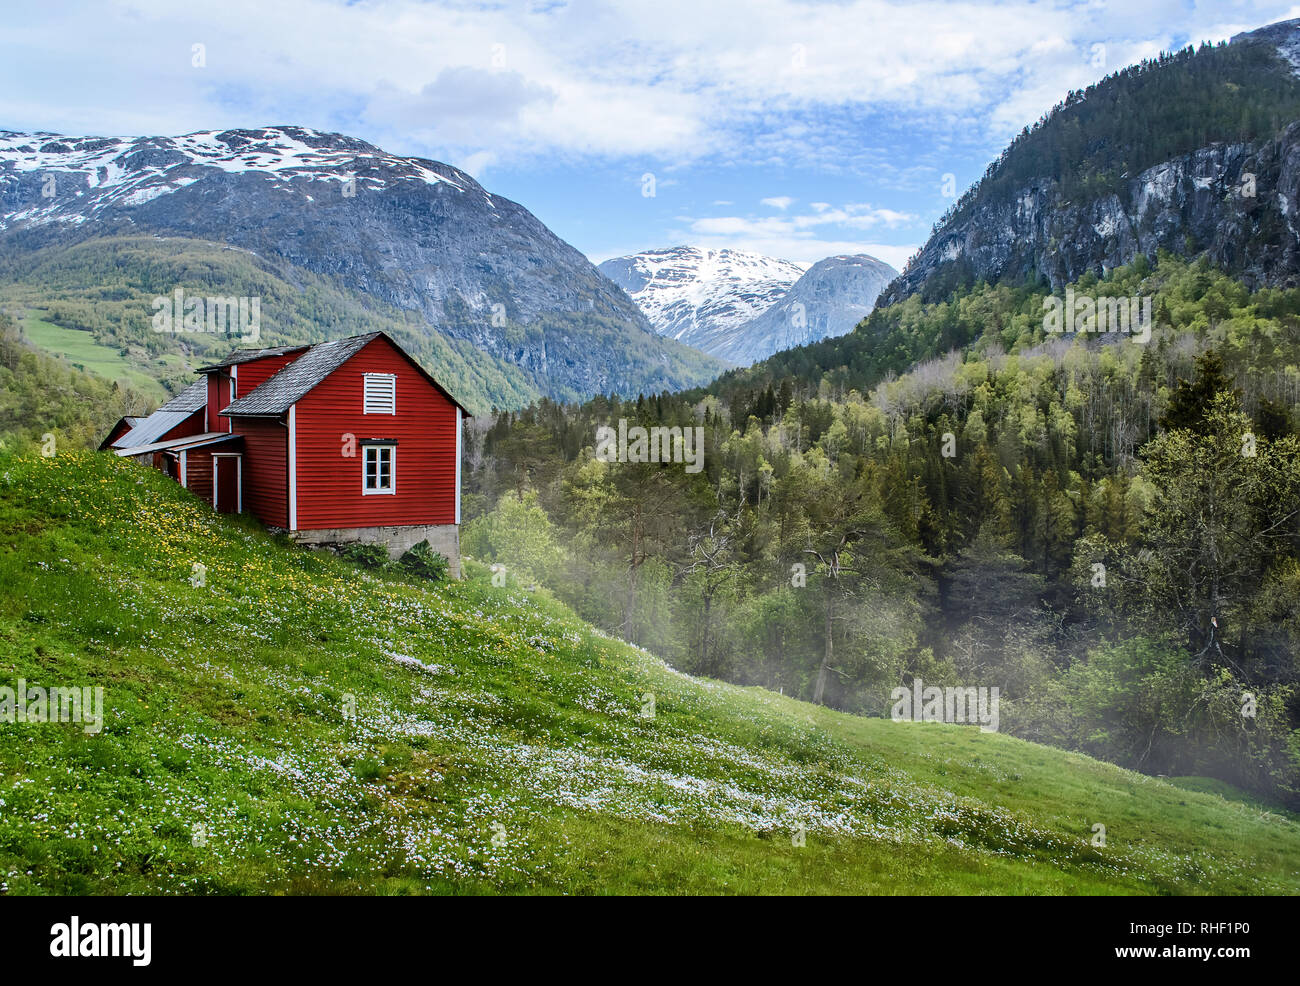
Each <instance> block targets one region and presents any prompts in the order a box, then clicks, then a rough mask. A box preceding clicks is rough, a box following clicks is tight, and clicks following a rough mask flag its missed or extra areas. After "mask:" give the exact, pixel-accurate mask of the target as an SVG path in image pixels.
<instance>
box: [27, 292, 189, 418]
mask: <svg viewBox="0 0 1300 986" xmlns="http://www.w3.org/2000/svg"><path fill="white" fill-rule="evenodd" d="M44 314H45V313H44V312H41V311H38V310H36V309H28V310H27V312H26V313H24V315H23V317H22V319H21V320H20V323H19V324H20V325H21V326H22V329H23V333H24V334H25V335H26V336H27V338H28V339H29V340H30V341H31V342H32V343H33V344H34V345H37V346H40V347H41V348H42V349H44V350H45V351H47V352H50V353H53V354H55V355H56V356H66V357H67V358H68V362H70V363H71V364H72V365H73V366H77V367H80V368H81V369H83V370H85V371H87V372H88V373H94V374H97V375H99V376H101V377H103V378H105V379H106V380H115V381H117V382H118V383H121V384H123V385H129V386H131V387H133V388H135V389H136V390H139V391H141V392H142V393H145V394H149V395H150V396H152V397H156V398H159V399H163V398H165V397H166V396H167V392H166V390H165V389H164V388H163V386H162V385H161V384H160V383H159V382H158V381H157V380H156V379H154V378H153V377H151V376H150V375H149V374H147V373H145V372H144V371H143V370H141V369H139V368H137V367H135V366H134V365H132V364H131V363H130V362H128V361H127V359H126V358H125V357H124V356H123V355H122V354H121V353H120V352H118V351H117V350H116V349H112V348H111V347H109V346H101V345H100V344H99V343H98V342H96V341H95V337H94V336H93V335H91V334H90V333H89V332H83V331H81V330H80V329H65V328H64V327H63V326H61V325H55V324H54V323H53V322H49V321H46V320H45V318H43V317H42V316H43V315H44ZM179 365H180V363H179V360H177V366H179Z"/></svg>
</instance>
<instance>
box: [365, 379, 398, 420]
mask: <svg viewBox="0 0 1300 986" xmlns="http://www.w3.org/2000/svg"><path fill="white" fill-rule="evenodd" d="M372 380H373V381H376V382H378V381H380V380H385V381H387V382H388V386H389V388H391V392H392V395H393V404H392V410H389V411H372V410H370V383H371V381H372ZM361 412H362V413H363V414H396V413H397V374H396V373H363V374H362V375H361Z"/></svg>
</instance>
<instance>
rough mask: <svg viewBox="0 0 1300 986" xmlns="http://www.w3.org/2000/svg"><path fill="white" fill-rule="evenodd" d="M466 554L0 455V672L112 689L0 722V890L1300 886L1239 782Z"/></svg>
mask: <svg viewBox="0 0 1300 986" xmlns="http://www.w3.org/2000/svg"><path fill="white" fill-rule="evenodd" d="M467 568H468V578H467V579H465V580H464V581H462V582H455V583H428V582H422V581H420V580H418V579H416V578H414V577H412V576H406V575H403V574H402V573H401V572H399V571H396V570H394V571H379V572H375V571H370V570H366V569H362V568H359V567H356V566H355V565H353V564H350V563H348V562H346V561H344V560H342V559H340V558H336V557H334V556H333V555H331V554H326V553H319V552H310V551H306V550H303V549H300V548H297V547H294V546H292V545H291V544H289V543H287V542H285V541H283V540H277V539H275V538H273V537H271V536H269V535H267V534H265V533H263V532H262V531H261V530H260V529H259V528H258V527H257V526H256V525H255V524H254V523H252V522H251V521H249V520H247V519H241V518H236V519H230V518H224V517H220V516H218V515H216V514H214V513H213V512H212V511H211V510H209V509H208V508H207V507H206V506H205V505H203V504H202V503H201V502H199V501H198V500H197V499H195V498H194V497H192V496H191V495H190V494H188V493H187V492H185V491H183V490H181V489H180V488H178V487H177V486H175V485H174V484H172V483H171V482H170V481H169V480H167V479H166V478H165V477H163V476H162V475H161V474H159V473H156V472H153V471H151V470H148V469H144V468H140V467H138V466H134V465H132V464H130V463H127V462H123V461H120V460H117V459H114V458H112V457H109V456H104V455H98V454H94V453H81V452H78V453H71V454H66V455H65V454H60V455H59V456H57V457H56V458H48V459H47V458H41V457H39V456H35V455H24V456H19V455H16V454H13V453H0V686H9V687H13V686H14V685H15V684H16V681H17V679H20V678H21V679H24V680H25V681H26V682H27V684H28V686H29V687H31V686H40V687H58V686H92V687H100V688H102V689H103V692H102V694H103V709H102V713H103V714H102V721H100V722H82V723H77V722H45V723H33V722H13V723H0V892H4V893H9V894H127V893H132V894H140V893H160V894H264V893H273V894H292V893H363V894H422V893H435V894H451V893H474V894H478V893H547V894H549V893H597V894H603V893H646V894H661V893H707V894H715V893H835V894H841V893H843V894H855V893H878V894H1000V893H1011V894H1252V895H1255V894H1293V893H1296V892H1297V890H1300V824H1298V823H1297V820H1296V818H1294V817H1292V816H1289V815H1287V814H1285V813H1281V812H1278V811H1274V810H1270V809H1268V808H1267V807H1264V806H1261V805H1259V804H1255V803H1252V802H1250V801H1248V800H1246V799H1243V798H1241V797H1240V796H1237V795H1236V794H1235V792H1233V791H1232V790H1231V789H1225V788H1223V787H1222V786H1221V785H1219V786H1215V785H1204V784H1199V783H1198V782H1197V781H1196V779H1188V780H1180V781H1179V782H1178V784H1175V783H1170V782H1167V781H1164V780H1160V779H1155V778H1151V777H1146V776H1143V775H1141V774H1137V773H1132V772H1130V771H1127V770H1122V769H1119V768H1117V767H1114V766H1111V765H1109V764H1105V763H1102V762H1099V761H1097V760H1093V759H1090V758H1088V757H1086V756H1082V755H1078V754H1073V753H1066V752H1062V751H1059V750H1055V749H1051V748H1048V747H1044V746H1038V745H1035V744H1032V743H1027V742H1024V741H1021V740H1017V739H1013V738H1010V737H1007V736H1003V735H999V734H994V733H982V732H980V731H979V730H978V729H976V728H973V727H964V726H948V725H938V724H923V723H915V724H913V723H894V722H891V721H888V720H884V719H866V718H860V717H855V716H852V715H847V714H843V713H837V712H832V711H829V710H827V709H824V708H821V707H817V706H813V705H809V704H807V703H804V702H800V701H796V700H793V699H789V698H784V697H781V696H779V695H776V694H773V693H771V692H767V691H763V690H759V689H746V688H740V687H736V686H732V685H727V684H723V683H720V682H717V681H712V680H706V679H698V678H692V677H689V676H686V675H683V674H681V673H679V672H677V671H674V670H673V669H672V668H670V667H668V666H667V665H665V664H664V663H663V662H662V661H661V660H659V659H657V658H656V657H655V656H654V655H652V654H650V653H648V652H646V651H644V650H641V649H638V648H636V647H633V646H630V645H628V644H625V643H623V642H620V641H617V640H614V639H611V638H609V637H607V636H605V635H604V634H602V633H600V632H599V631H596V630H594V629H593V628H591V627H590V626H588V625H586V624H584V623H583V622H581V621H580V620H578V619H577V618H576V617H575V616H574V615H573V614H572V613H571V612H570V611H569V610H567V609H566V608H565V607H564V606H562V605H560V604H559V603H557V602H555V601H554V600H553V599H551V598H550V597H549V596H548V595H547V594H546V593H545V591H542V590H536V591H530V590H527V589H525V588H524V587H522V586H520V585H518V584H514V583H509V582H508V583H507V584H506V585H504V586H500V587H498V586H494V585H493V584H492V579H491V577H490V575H489V572H488V570H487V569H486V568H485V567H484V566H481V565H478V564H475V563H473V562H470V563H468V565H467ZM1197 787H1205V788H1206V789H1205V790H1194V788H1197ZM1099 825H1100V826H1104V831H1105V839H1104V844H1101V842H1102V840H1100V839H1099V836H1098V833H1099V831H1100V830H1099V829H1097V828H1096V827H1097V826H1099Z"/></svg>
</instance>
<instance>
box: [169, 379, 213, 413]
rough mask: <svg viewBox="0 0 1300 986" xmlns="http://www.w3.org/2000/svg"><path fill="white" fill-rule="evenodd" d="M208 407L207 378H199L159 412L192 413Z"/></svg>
mask: <svg viewBox="0 0 1300 986" xmlns="http://www.w3.org/2000/svg"><path fill="white" fill-rule="evenodd" d="M207 405H208V378H207V377H200V378H199V379H198V380H195V381H194V382H193V383H192V384H190V385H189V386H188V387H186V388H185V389H184V390H182V391H181V392H180V393H179V394H177V395H176V396H175V397H173V398H172V399H171V400H169V401H168V402H167V403H166V404H164V405H163V406H162V407H160V408H158V410H159V411H188V412H189V413H191V414H192V413H194V412H195V411H197V410H199V409H200V408H204V407H207Z"/></svg>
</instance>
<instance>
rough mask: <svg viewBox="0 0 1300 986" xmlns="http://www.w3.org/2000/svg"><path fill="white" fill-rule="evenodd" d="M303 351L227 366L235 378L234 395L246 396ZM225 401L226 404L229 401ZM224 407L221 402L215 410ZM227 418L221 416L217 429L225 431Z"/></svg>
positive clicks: (303, 352)
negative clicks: (220, 423)
mask: <svg viewBox="0 0 1300 986" xmlns="http://www.w3.org/2000/svg"><path fill="white" fill-rule="evenodd" d="M305 353H306V350H305V349H300V350H297V351H295V352H292V353H284V354H283V355H280V356H264V357H262V358H261V359H250V360H248V361H247V362H246V363H239V364H237V365H236V366H232V367H229V369H230V370H232V371H234V376H235V379H236V380H237V385H236V387H235V397H236V398H239V397H247V396H248V395H249V394H251V393H252V392H253V391H254V390H255V389H256V388H258V387H260V386H261V385H262V384H264V383H266V381H268V380H270V379H271V377H273V376H275V375H276V374H277V373H279V372H280V371H281V370H283V369H284V368H285V367H286V366H288V365H289V364H290V363H292V362H293V361H294V360H296V359H297V358H298V357H299V356H302V355H304V354H305ZM226 403H227V404H228V403H229V401H227V402H226ZM225 409H226V404H222V405H221V407H219V408H218V409H217V410H219V411H224V410H225ZM228 420H229V418H222V419H221V421H222V422H223V424H222V426H221V427H220V428H218V429H217V430H218V431H225V430H226V429H225V425H224V422H226V421H228ZM235 430H236V431H238V430H239V428H238V426H236V428H235Z"/></svg>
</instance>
